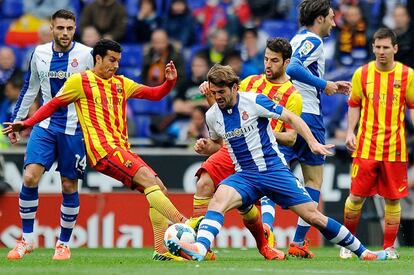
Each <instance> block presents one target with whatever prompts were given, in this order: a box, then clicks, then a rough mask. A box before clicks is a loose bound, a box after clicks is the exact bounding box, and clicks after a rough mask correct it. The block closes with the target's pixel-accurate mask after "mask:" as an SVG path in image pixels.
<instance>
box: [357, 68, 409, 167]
mask: <svg viewBox="0 0 414 275" xmlns="http://www.w3.org/2000/svg"><path fill="white" fill-rule="evenodd" d="M349 106H351V107H360V108H361V115H360V119H359V128H358V134H357V144H356V145H357V147H356V150H355V151H354V153H353V155H352V156H353V157H359V158H363V159H372V160H378V161H381V160H384V161H392V162H394V161H402V162H406V161H407V146H406V142H405V125H404V117H405V108H406V106H408V108H410V109H411V108H414V72H413V70H412V69H411V68H409V67H407V66H405V65H403V64H401V63H399V62H396V63H395V67H394V69H392V70H391V71H384V72H383V71H380V70H378V69H377V67H376V65H375V61H372V62H370V63H368V64H366V65H364V66H362V67H360V68H358V69H357V70H356V71H355V73H354V75H353V77H352V93H351V96H350V99H349Z"/></svg>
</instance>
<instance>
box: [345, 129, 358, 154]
mask: <svg viewBox="0 0 414 275" xmlns="http://www.w3.org/2000/svg"><path fill="white" fill-rule="evenodd" d="M345 146H346V149H348V150H349V151H351V152H353V151H355V149H356V136H355V134H354V133H348V134H347V135H346V139H345Z"/></svg>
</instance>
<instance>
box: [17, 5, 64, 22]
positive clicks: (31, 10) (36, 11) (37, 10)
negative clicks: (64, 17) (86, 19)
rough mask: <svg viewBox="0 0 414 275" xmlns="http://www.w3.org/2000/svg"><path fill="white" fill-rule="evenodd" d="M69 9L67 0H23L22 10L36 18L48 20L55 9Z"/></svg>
mask: <svg viewBox="0 0 414 275" xmlns="http://www.w3.org/2000/svg"><path fill="white" fill-rule="evenodd" d="M60 9H65V10H71V5H70V1H69V0H59V1H56V0H23V11H24V13H25V14H31V15H33V16H35V17H37V18H40V19H45V20H47V21H49V20H50V17H51V16H52V14H54V13H55V12H56V11H57V10H60Z"/></svg>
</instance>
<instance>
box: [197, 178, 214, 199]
mask: <svg viewBox="0 0 414 275" xmlns="http://www.w3.org/2000/svg"><path fill="white" fill-rule="evenodd" d="M214 189H215V188H214V183H213V181H212V180H211V179H210V180H209V179H207V178H206V177H200V179H199V180H198V181H197V189H196V195H197V196H200V197H212V196H213V194H214Z"/></svg>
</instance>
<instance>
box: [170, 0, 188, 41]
mask: <svg viewBox="0 0 414 275" xmlns="http://www.w3.org/2000/svg"><path fill="white" fill-rule="evenodd" d="M194 23H195V22H194V18H193V16H192V15H191V11H190V9H189V8H188V5H187V1H186V0H172V1H171V6H170V8H169V11H168V15H167V17H166V18H165V21H164V23H163V26H164V27H163V28H164V29H165V30H166V31H167V34H168V36H169V37H170V38H171V39H173V40H175V41H177V42H179V43H180V44H181V46H190V45H192V44H193V42H194V35H195V33H194Z"/></svg>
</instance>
